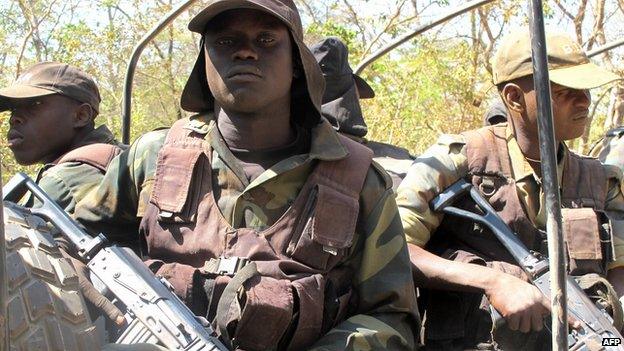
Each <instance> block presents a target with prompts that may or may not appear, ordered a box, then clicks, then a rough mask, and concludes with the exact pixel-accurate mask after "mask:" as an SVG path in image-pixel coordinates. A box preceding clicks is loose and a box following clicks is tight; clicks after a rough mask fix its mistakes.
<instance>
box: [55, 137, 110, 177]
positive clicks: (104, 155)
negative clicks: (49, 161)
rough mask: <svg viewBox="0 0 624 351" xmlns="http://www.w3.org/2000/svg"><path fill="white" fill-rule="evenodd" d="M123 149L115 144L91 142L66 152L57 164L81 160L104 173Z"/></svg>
mask: <svg viewBox="0 0 624 351" xmlns="http://www.w3.org/2000/svg"><path fill="white" fill-rule="evenodd" d="M121 151H122V150H121V148H120V147H119V146H117V145H113V144H104V143H96V144H89V145H85V146H82V147H79V148H77V149H74V150H72V151H70V152H68V153H66V154H65V155H63V156H62V157H61V158H60V159H59V160H58V161H57V162H56V164H61V163H67V162H81V163H86V164H88V165H90V166H93V167H95V168H97V169H99V170H100V171H101V172H102V173H104V172H106V169H107V168H108V165H109V164H110V162H111V161H112V160H113V158H115V156H117V155H119V154H120V153H121Z"/></svg>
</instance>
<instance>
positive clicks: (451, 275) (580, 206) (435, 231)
mask: <svg viewBox="0 0 624 351" xmlns="http://www.w3.org/2000/svg"><path fill="white" fill-rule="evenodd" d="M547 45H548V55H549V72H550V78H551V89H552V98H553V117H554V124H555V134H556V135H555V139H556V142H557V143H558V167H559V182H560V184H561V189H562V193H561V196H562V197H561V199H562V205H563V207H565V208H564V209H563V221H564V228H567V229H566V230H565V233H566V242H567V252H568V262H569V268H570V272H569V273H570V274H572V275H584V274H587V273H598V274H600V275H601V276H603V277H604V276H607V278H608V280H609V282H610V283H611V284H612V285H613V286H614V287H615V290H616V291H617V294H618V296H621V295H622V293H624V284H623V283H624V280H623V279H622V278H623V272H624V269H623V267H624V242H623V241H622V240H623V239H624V232H623V230H622V228H623V227H622V224H624V222H623V221H622V220H623V219H624V197H623V195H622V191H621V189H620V180H621V177H622V174H621V172H620V171H619V170H618V169H616V168H615V167H612V166H605V165H602V164H601V163H600V162H599V161H597V160H595V159H592V158H587V157H583V156H579V155H576V154H574V153H573V152H572V151H570V150H569V149H568V148H567V147H566V145H565V143H564V141H565V140H570V139H573V138H577V137H579V136H580V135H581V134H582V133H583V130H584V127H585V124H586V121H587V117H588V107H589V104H590V95H589V90H588V89H591V88H594V87H598V86H601V85H604V84H607V83H610V82H612V81H615V80H617V79H619V77H618V76H617V75H615V74H612V73H610V72H608V71H605V70H603V69H601V68H599V67H598V66H595V65H594V64H592V63H590V61H589V59H588V58H587V56H586V55H585V53H584V52H583V51H582V49H581V48H580V46H579V45H578V44H576V43H575V42H574V41H573V40H572V39H571V38H569V37H568V36H567V35H563V34H548V35H547ZM493 71H494V83H495V84H496V86H497V87H498V90H499V92H500V95H501V97H502V99H503V101H504V102H505V106H506V108H507V111H508V114H509V124H507V123H503V124H497V125H495V126H488V127H484V128H481V129H478V130H473V131H468V132H465V133H462V134H461V135H444V136H442V137H440V139H439V140H438V142H437V143H436V144H435V145H433V146H432V147H431V148H430V149H429V150H427V151H426V152H425V153H424V154H423V155H422V156H420V157H419V158H418V159H417V161H416V162H415V163H414V165H413V166H412V167H411V169H410V170H409V172H408V175H407V177H406V178H405V180H404V181H403V183H401V186H400V187H399V191H398V199H397V202H398V204H399V209H400V213H401V219H402V222H403V226H404V228H405V231H406V235H407V240H408V247H409V250H410V256H411V259H412V264H413V266H412V267H413V269H414V279H415V280H416V281H417V282H419V284H421V285H422V286H425V287H427V288H430V289H437V290H438V291H435V292H434V293H429V294H428V295H427V297H425V298H424V301H423V304H425V305H426V308H427V311H426V316H425V320H426V322H425V324H426V325H425V339H426V341H425V344H426V345H427V346H428V347H430V348H432V349H448V350H452V349H465V348H479V349H488V348H494V347H495V346H496V344H495V343H498V346H499V347H501V348H502V349H523V350H524V349H539V348H541V347H546V348H548V347H549V345H550V342H549V335H548V334H547V333H545V332H543V333H540V332H539V331H541V330H542V328H543V317H544V316H545V315H547V314H548V313H549V301H548V300H547V299H546V298H545V297H544V296H543V295H542V294H541V293H540V291H539V290H538V289H537V288H535V287H534V286H532V285H531V284H529V283H527V281H526V276H524V273H523V272H522V271H521V270H520V268H519V267H518V266H516V265H515V264H514V262H513V259H512V258H511V256H510V255H509V254H508V253H507V252H506V251H505V249H504V247H502V245H501V244H500V243H499V242H498V240H497V239H496V238H495V237H494V236H493V235H492V234H491V233H490V232H489V231H487V230H485V229H483V228H482V227H480V226H478V225H476V224H475V223H471V222H468V221H464V220H458V219H455V218H453V217H444V216H443V215H442V214H441V213H433V212H432V211H431V210H430V208H429V202H430V200H431V199H433V198H434V197H435V196H436V195H437V194H438V193H439V192H440V191H441V190H442V189H444V188H446V187H448V186H449V185H451V184H452V183H454V182H455V181H456V180H458V179H460V178H466V179H467V180H468V181H470V182H472V183H473V184H474V185H475V187H476V188H478V189H479V190H480V192H481V193H482V194H483V195H484V196H485V197H486V198H487V199H488V200H489V202H490V203H491V204H492V206H493V207H494V209H495V210H496V211H497V212H498V213H499V215H500V216H501V217H502V218H503V220H504V221H505V222H506V223H507V224H509V225H510V227H511V228H512V229H513V230H514V231H515V232H516V233H518V235H519V237H520V239H521V240H522V241H523V242H524V243H525V245H526V246H527V247H528V248H529V249H530V250H535V251H540V252H542V253H544V254H547V250H546V247H547V245H546V237H545V235H544V232H543V229H544V228H545V211H544V193H543V191H542V189H541V183H540V174H541V172H540V154H539V143H538V133H537V108H536V100H535V91H534V89H533V76H532V73H533V71H532V66H531V44H530V38H529V34H528V30H524V31H517V32H515V33H514V34H512V35H509V36H508V37H507V38H505V39H504V40H503V42H502V43H501V45H500V48H499V51H498V53H497V55H496V56H495V57H494V60H493ZM460 205H461V204H460ZM464 205H465V206H470V204H469V203H467V204H464ZM603 213H604V214H606V215H607V216H608V219H609V220H610V221H611V224H612V227H613V233H612V236H610V235H608V233H607V234H605V233H602V231H601V228H602V227H601V226H600V224H602V223H604V222H605V219H606V218H605V217H604V216H603ZM572 233H574V235H572ZM611 244H613V248H614V252H611V251H612V250H611V247H612V246H611ZM425 246H426V249H427V250H429V251H431V252H433V253H435V254H438V255H440V256H441V257H438V256H435V255H433V254H431V253H429V252H427V251H425V250H424V249H423V247H425ZM607 270H608V273H607ZM591 284H600V286H601V287H602V288H604V289H607V290H608V291H610V292H611V294H610V295H609V298H610V300H609V302H611V303H612V304H613V306H614V308H615V309H616V310H617V308H618V304H617V303H618V301H617V296H615V292H613V289H612V288H610V285H609V283H608V282H607V281H606V280H604V279H594V280H592V281H591ZM605 291H606V290H605ZM490 307H493V308H495V309H496V310H497V311H498V312H500V314H501V315H502V316H503V317H504V318H505V319H506V322H507V324H506V325H507V327H501V328H495V329H494V330H492V327H493V326H492V319H491V317H490ZM619 318H621V316H619ZM617 322H618V325H620V326H621V321H617ZM571 323H572V324H573V326H576V324H577V322H576V321H571ZM529 331H535V332H534V333H530V334H526V333H527V332H529ZM492 333H493V334H492ZM492 335H493V337H492Z"/></svg>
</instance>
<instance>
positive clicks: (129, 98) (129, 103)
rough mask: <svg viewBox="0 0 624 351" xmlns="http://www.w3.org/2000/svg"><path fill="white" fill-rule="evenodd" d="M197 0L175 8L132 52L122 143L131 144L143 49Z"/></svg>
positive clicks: (123, 116) (125, 87) (126, 86)
mask: <svg viewBox="0 0 624 351" xmlns="http://www.w3.org/2000/svg"><path fill="white" fill-rule="evenodd" d="M196 1H197V0H187V1H185V2H183V3H182V4H180V6H178V7H176V8H174V9H173V10H171V12H169V13H168V14H167V15H166V16H165V18H163V20H162V21H160V22H158V24H156V25H155V26H154V27H153V28H152V30H150V31H149V32H148V33H147V34H145V35H144V36H143V38H141V41H139V43H138V44H137V46H135V47H134V51H133V52H132V56H131V57H130V61H129V63H128V70H127V71H126V80H125V82H124V97H123V106H122V111H121V116H122V117H121V118H122V124H121V134H122V139H121V140H122V142H123V143H124V144H129V143H130V115H131V113H132V82H133V80H134V72H135V69H136V65H137V63H138V62H139V58H140V57H141V54H142V53H143V49H145V47H146V46H147V44H149V42H150V41H152V39H154V38H155V37H156V36H157V35H158V34H160V32H162V31H163V29H165V28H166V27H167V26H168V25H169V24H170V23H171V22H173V20H174V19H176V18H177V17H178V16H179V15H180V14H181V13H182V12H184V11H185V10H186V9H188V8H189V7H190V6H191V5H193V4H194V3H195V2H196Z"/></svg>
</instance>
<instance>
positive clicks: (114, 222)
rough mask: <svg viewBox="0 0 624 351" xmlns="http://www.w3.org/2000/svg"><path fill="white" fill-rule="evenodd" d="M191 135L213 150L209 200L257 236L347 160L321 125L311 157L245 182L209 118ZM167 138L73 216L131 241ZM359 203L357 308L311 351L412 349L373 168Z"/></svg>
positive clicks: (408, 298) (404, 272)
mask: <svg viewBox="0 0 624 351" xmlns="http://www.w3.org/2000/svg"><path fill="white" fill-rule="evenodd" d="M188 128H190V129H194V130H198V131H202V132H204V133H205V132H207V134H206V140H207V142H208V143H209V144H210V145H211V147H212V150H213V152H212V155H211V161H212V168H213V172H214V173H213V187H214V189H215V190H214V192H213V195H214V197H215V199H216V200H217V204H218V206H219V209H220V210H221V213H222V214H223V216H224V217H225V219H226V220H227V221H228V222H229V223H230V224H231V225H232V226H233V227H234V228H240V227H243V226H244V227H249V228H253V229H256V230H262V229H264V228H267V227H268V226H270V225H271V224H273V223H275V222H276V221H277V220H278V219H279V218H280V217H281V216H282V215H283V214H284V212H285V211H286V210H287V209H288V208H289V207H290V205H291V204H292V202H293V200H294V199H295V197H296V196H297V194H298V192H299V191H300V189H301V187H302V186H303V184H304V182H305V180H306V179H307V177H308V175H309V174H310V172H311V171H312V169H313V168H314V166H315V164H316V162H318V161H319V160H338V159H341V158H344V157H346V156H347V153H346V149H345V147H344V146H343V145H342V144H341V143H340V141H339V139H338V137H337V134H336V132H335V131H334V130H333V129H332V128H331V127H330V126H328V125H327V124H319V125H318V126H316V127H314V128H312V129H311V147H310V152H309V153H308V154H303V155H297V156H293V157H290V158H288V159H285V160H282V161H281V162H279V163H277V164H276V165H274V166H273V167H271V168H269V169H268V170H266V171H265V172H264V173H262V174H261V175H260V176H259V177H258V178H256V179H254V180H253V181H252V182H248V181H247V180H246V179H247V178H246V177H245V174H244V172H243V170H242V167H241V166H240V164H238V161H236V160H235V159H234V157H233V155H232V154H231V151H230V150H229V149H228V148H227V146H226V144H225V142H224V141H223V139H222V137H221V135H220V132H219V130H218V129H217V128H216V123H215V122H214V121H213V120H212V116H211V115H209V116H205V115H204V116H195V117H192V118H191V120H190V122H189V124H188ZM166 134H167V131H166V130H161V131H155V132H151V133H148V134H146V135H144V136H142V137H141V138H139V139H138V140H137V141H136V142H135V143H134V144H133V145H132V146H131V147H130V149H129V150H126V151H125V152H123V153H122V154H121V155H120V156H119V157H117V158H116V159H115V160H113V162H112V163H111V165H110V167H109V169H108V171H107V173H106V175H105V177H104V179H103V181H102V183H101V184H100V186H99V187H98V188H97V189H94V191H92V192H91V193H90V194H88V196H87V197H86V198H84V199H83V201H81V202H80V203H79V204H78V206H77V208H76V213H75V217H76V218H77V219H78V220H79V221H80V222H81V223H83V224H84V225H85V226H87V227H88V228H90V229H91V230H93V231H96V232H103V233H106V234H107V236H108V238H109V239H111V240H113V241H116V242H121V243H133V242H135V241H136V240H137V235H136V233H138V227H139V223H140V220H141V217H142V215H143V213H144V211H145V208H146V205H147V203H148V201H149V198H150V193H151V190H152V188H153V183H154V174H155V169H156V160H157V156H158V151H159V149H160V148H161V147H162V145H163V143H164V140H165V137H166ZM359 203H360V215H359V217H358V223H357V227H356V228H357V229H356V233H355V239H354V244H353V246H352V249H351V252H350V254H349V255H348V257H347V258H346V259H345V262H344V264H345V265H350V266H352V267H353V269H354V271H355V272H356V273H355V274H354V275H353V277H352V279H353V282H352V284H353V287H354V291H355V292H356V294H357V296H358V298H357V299H356V300H355V301H358V305H359V306H354V309H352V311H354V312H353V313H352V314H351V315H350V316H349V318H347V319H346V320H345V321H344V322H342V323H340V324H339V325H337V326H336V327H335V328H333V329H332V330H330V331H329V332H328V333H327V334H326V335H325V336H324V337H323V338H321V339H320V340H318V342H317V343H316V344H315V345H314V346H313V348H312V349H316V350H356V349H357V350H369V349H376V350H381V349H392V350H412V349H414V348H415V347H416V344H415V343H416V341H415V333H416V332H417V331H418V330H419V328H420V319H419V316H418V312H417V310H416V297H415V289H414V285H413V282H412V277H411V271H410V262H409V256H408V253H407V246H406V242H405V237H404V235H403V230H402V227H401V221H400V218H399V214H398V210H397V207H396V203H395V200H394V194H393V192H392V188H391V181H390V179H389V178H388V176H387V175H386V173H385V172H384V171H383V170H382V169H381V167H379V166H378V165H376V164H373V166H371V168H370V169H369V171H368V174H367V177H366V180H365V185H364V188H363V190H362V192H361V194H360V201H359ZM337 215H339V214H337Z"/></svg>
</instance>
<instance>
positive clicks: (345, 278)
mask: <svg viewBox="0 0 624 351" xmlns="http://www.w3.org/2000/svg"><path fill="white" fill-rule="evenodd" d="M187 123H188V120H180V121H178V122H176V123H175V124H174V125H173V126H172V128H171V130H170V131H169V133H168V134H167V138H166V141H165V144H164V146H163V148H162V149H161V150H160V152H159V154H158V161H157V162H158V163H157V169H156V176H155V182H154V188H153V191H152V195H151V199H150V204H149V206H148V208H147V209H146V213H145V215H144V217H143V220H142V222H141V231H142V234H143V235H144V237H145V241H146V244H147V250H148V255H149V257H151V258H155V259H161V260H163V261H167V262H178V263H182V264H186V265H190V266H193V267H196V268H199V269H200V270H202V269H205V267H212V269H209V272H207V274H209V273H213V274H214V275H216V277H215V278H216V279H215V281H217V282H219V283H218V284H220V285H221V288H213V290H212V291H213V293H212V298H211V300H210V306H209V307H208V315H209V316H211V314H212V316H214V322H213V323H214V324H215V325H216V327H217V328H216V329H217V331H218V333H220V334H221V336H223V338H224V339H225V340H228V339H230V340H233V343H232V346H233V347H234V348H236V347H240V348H242V349H247V350H268V349H289V350H298V349H303V348H304V347H306V346H309V345H311V344H312V343H313V342H314V341H316V340H318V339H319V338H320V337H321V336H322V335H323V334H324V333H326V332H327V331H328V330H329V329H331V328H332V327H333V326H335V325H336V324H338V323H339V322H341V321H342V320H344V319H345V317H346V316H347V315H348V314H349V313H353V304H354V301H357V297H356V296H354V291H353V290H352V287H351V282H352V274H353V271H352V269H350V268H348V267H346V266H345V265H344V264H343V263H344V259H345V257H346V255H347V254H348V251H349V249H350V248H351V246H352V244H353V241H354V234H355V230H356V224H357V219H358V215H359V196H360V192H361V189H362V186H363V184H364V179H365V177H366V174H367V172H368V169H369V167H370V163H371V159H372V152H371V151H370V150H368V149H367V148H366V147H363V146H361V145H359V144H358V143H356V142H354V141H351V140H349V139H348V138H346V137H340V140H341V142H342V144H343V145H344V146H345V147H346V148H347V149H348V151H349V156H348V157H346V158H345V159H342V160H338V161H331V162H330V161H319V162H318V163H317V164H316V165H315V168H314V170H313V171H312V173H311V174H310V176H309V177H308V179H307V181H306V182H305V184H304V185H303V188H302V189H301V191H300V192H299V194H298V196H297V198H296V199H295V200H294V203H293V204H292V205H291V207H290V208H289V209H288V210H287V211H286V212H285V213H284V214H283V215H282V216H281V218H280V219H279V220H277V222H275V223H274V224H272V225H271V226H270V227H269V228H267V229H265V230H262V231H255V230H253V229H250V228H233V227H232V226H231V225H230V224H229V223H228V222H227V220H226V219H225V218H224V217H223V215H222V214H221V211H220V210H219V207H218V205H217V202H216V200H215V198H214V195H213V191H212V186H213V174H212V167H211V163H212V160H211V157H212V152H211V151H212V150H211V147H210V145H209V143H208V142H206V141H205V140H204V134H202V133H198V132H197V131H194V130H190V129H186V128H185V127H184V126H185V125H186V124H187ZM249 195H250V196H252V197H253V196H254V192H253V191H251V192H250V194H249ZM238 258H244V260H245V261H246V260H248V261H249V262H252V263H251V264H247V265H246V266H244V267H243V268H242V269H240V270H239V271H238V272H236V274H233V275H232V276H228V275H226V274H221V273H224V272H222V271H221V269H216V270H215V269H214V267H215V265H212V264H211V263H214V262H215V260H218V261H221V262H225V261H228V260H229V261H230V262H234V264H235V265H238V264H237V263H236V262H240V260H238ZM250 267H252V268H250ZM239 268H240V267H239ZM210 270H211V272H210ZM234 271H235V270H234ZM231 273H233V271H232V272H231ZM214 275H213V276H214ZM224 281H225V283H224ZM223 285H225V287H223ZM241 291H244V294H242V295H241ZM239 300H240V302H241V303H240V304H239ZM211 311H214V312H211ZM277 345H279V347H278V346H277Z"/></svg>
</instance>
